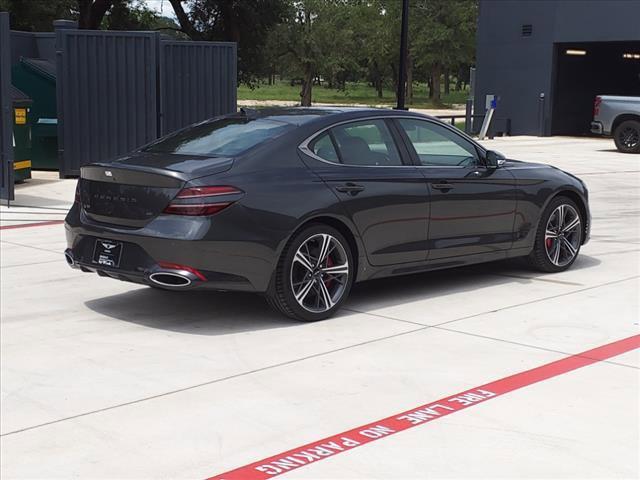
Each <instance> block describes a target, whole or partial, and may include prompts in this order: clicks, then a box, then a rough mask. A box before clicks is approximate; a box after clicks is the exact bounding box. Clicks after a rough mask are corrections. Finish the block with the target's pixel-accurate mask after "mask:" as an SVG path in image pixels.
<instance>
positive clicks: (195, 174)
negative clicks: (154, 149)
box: [80, 158, 234, 188]
mask: <svg viewBox="0 0 640 480" xmlns="http://www.w3.org/2000/svg"><path fill="white" fill-rule="evenodd" d="M233 164H234V159H233V158H225V159H218V161H217V162H216V163H215V164H214V165H211V166H210V168H208V167H204V168H199V169H197V170H193V171H188V172H180V171H176V170H171V169H168V168H155V167H148V166H141V165H135V164H134V165H124V164H121V163H110V162H104V163H103V162H101V163H91V164H89V165H85V166H83V167H81V169H80V178H83V179H86V180H93V181H98V182H114V183H120V184H124V185H141V186H150V187H164V188H180V187H182V186H183V185H184V184H185V183H186V182H189V181H192V180H195V179H197V178H201V177H207V176H209V175H215V174H216V173H222V172H225V171H227V170H229V169H230V168H231V167H232V166H233ZM106 172H110V174H109V173H106Z"/></svg>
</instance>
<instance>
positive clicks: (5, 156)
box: [0, 12, 13, 200]
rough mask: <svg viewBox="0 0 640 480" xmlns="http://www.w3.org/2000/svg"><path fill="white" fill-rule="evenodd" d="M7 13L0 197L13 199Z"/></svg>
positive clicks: (1, 29)
mask: <svg viewBox="0 0 640 480" xmlns="http://www.w3.org/2000/svg"><path fill="white" fill-rule="evenodd" d="M9 42H10V31H9V14H8V13H5V12H0V198H2V199H5V200H13V118H12V111H13V105H12V100H11V92H10V86H11V48H10V45H9Z"/></svg>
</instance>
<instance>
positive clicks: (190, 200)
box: [164, 186, 243, 216]
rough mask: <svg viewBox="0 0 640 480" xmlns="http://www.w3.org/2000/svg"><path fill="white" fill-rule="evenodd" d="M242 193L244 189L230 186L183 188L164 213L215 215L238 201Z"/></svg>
mask: <svg viewBox="0 0 640 480" xmlns="http://www.w3.org/2000/svg"><path fill="white" fill-rule="evenodd" d="M242 193H243V192H242V190H239V189H237V188H235V187H230V186H216V187H189V188H183V189H182V190H180V192H179V193H178V195H176V198H174V199H173V200H172V201H171V203H170V204H169V205H168V206H167V208H165V209H164V213H170V214H173V215H192V216H194V215H196V216H197V215H213V214H216V213H218V212H220V211H221V210H224V209H225V208H227V207H228V206H229V205H231V204H232V203H234V202H235V201H237V200H238V199H239V197H240V195H242Z"/></svg>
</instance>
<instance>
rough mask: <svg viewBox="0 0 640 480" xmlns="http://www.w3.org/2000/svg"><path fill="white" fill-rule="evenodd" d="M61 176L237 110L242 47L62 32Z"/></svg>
mask: <svg viewBox="0 0 640 480" xmlns="http://www.w3.org/2000/svg"><path fill="white" fill-rule="evenodd" d="M56 57H57V58H56V68H57V72H58V75H57V84H56V85H57V86H56V89H57V101H58V155H59V160H60V175H61V176H62V177H65V176H70V175H78V174H79V173H80V167H81V166H82V165H85V164H87V163H91V162H101V161H108V160H110V159H112V158H113V157H115V156H117V155H119V154H122V153H126V152H128V151H131V150H133V149H135V148H136V147H139V146H141V145H144V144H145V143H148V142H150V141H151V140H154V139H156V138H157V137H158V136H160V135H164V134H166V133H170V132H172V131H174V130H177V129H178V128H181V127H184V126H186V125H189V124H191V123H194V122H197V121H200V120H203V119H206V118H210V117H213V116H215V115H221V114H224V113H229V112H233V111H235V109H236V86H237V81H236V45H235V43H224V42H178V41H169V40H161V36H160V34H159V33H157V32H105V31H85V30H68V29H64V30H58V31H57V32H56Z"/></svg>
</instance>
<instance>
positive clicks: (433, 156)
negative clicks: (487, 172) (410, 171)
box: [398, 118, 478, 167]
mask: <svg viewBox="0 0 640 480" xmlns="http://www.w3.org/2000/svg"><path fill="white" fill-rule="evenodd" d="M398 123H399V124H400V128H401V129H402V130H403V131H404V132H405V133H406V134H407V137H409V141H410V142H411V144H412V145H413V148H414V149H415V151H416V154H417V155H418V158H419V159H420V163H421V164H422V165H427V166H430V165H436V166H446V167H455V166H471V165H476V164H477V159H478V154H477V153H476V149H475V147H474V146H473V144H471V143H470V142H468V141H467V140H465V139H464V138H462V137H461V136H459V135H456V134H455V133H454V132H452V131H451V130H449V129H448V128H446V127H443V126H442V125H438V124H436V123H432V122H427V121H424V120H414V119H409V118H402V119H400V120H398Z"/></svg>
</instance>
